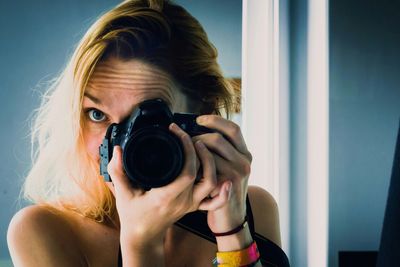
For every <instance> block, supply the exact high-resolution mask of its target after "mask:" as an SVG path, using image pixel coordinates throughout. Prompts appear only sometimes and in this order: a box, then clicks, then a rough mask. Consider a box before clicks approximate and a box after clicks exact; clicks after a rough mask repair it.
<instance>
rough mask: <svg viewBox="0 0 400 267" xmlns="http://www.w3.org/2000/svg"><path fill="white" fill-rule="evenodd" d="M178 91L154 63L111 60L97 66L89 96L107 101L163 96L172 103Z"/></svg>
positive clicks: (88, 88)
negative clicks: (108, 98)
mask: <svg viewBox="0 0 400 267" xmlns="http://www.w3.org/2000/svg"><path fill="white" fill-rule="evenodd" d="M177 91H178V89H177V88H176V85H175V84H174V82H173V80H172V78H171V76H170V75H169V74H168V73H166V72H164V71H162V70H160V69H158V68H156V67H154V66H151V65H150V64H146V63H144V62H142V61H140V60H135V59H133V60H129V61H122V60H118V59H108V60H107V61H104V62H101V63H99V64H98V65H97V66H96V68H95V70H94V72H93V74H92V76H91V78H90V79H89V82H88V85H87V87H86V89H85V95H90V96H93V97H95V98H103V97H106V96H114V97H115V96H117V95H124V94H127V95H133V96H135V95H137V96H142V95H143V94H152V95H154V94H155V95H157V94H159V95H160V96H163V98H167V99H166V100H167V101H171V102H172V101H173V100H174V98H175V95H176V94H177V93H178V92H177Z"/></svg>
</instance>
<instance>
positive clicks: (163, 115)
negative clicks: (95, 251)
mask: <svg viewBox="0 0 400 267" xmlns="http://www.w3.org/2000/svg"><path fill="white" fill-rule="evenodd" d="M197 116H198V115H196V114H188V113H172V112H171V111H170V109H169V108H168V105H167V104H166V103H165V102H164V101H163V100H162V99H151V100H146V101H143V102H141V103H140V104H139V105H138V107H137V108H136V109H134V110H133V112H132V114H131V115H130V116H129V117H128V118H127V119H126V120H124V121H123V122H121V123H119V124H116V123H114V124H111V125H110V126H109V127H108V129H107V132H106V136H105V137H104V139H103V142H102V144H101V145H100V147H99V153H100V174H101V175H102V176H103V177H104V179H105V181H111V177H110V175H109V173H108V172H107V165H108V163H109V162H110V160H111V158H112V151H113V147H114V146H115V145H119V146H121V148H122V151H123V154H122V161H123V168H124V170H125V173H126V175H127V176H128V178H129V180H130V181H131V184H132V185H134V186H139V187H141V188H143V189H144V190H150V189H151V188H155V187H162V186H165V185H167V184H169V183H171V182H172V181H173V180H174V179H175V178H176V177H177V176H178V175H179V174H180V173H181V171H182V168H183V164H184V162H185V154H184V149H183V144H182V142H181V141H180V139H179V138H178V137H177V136H176V135H175V134H174V133H172V132H171V131H170V130H169V128H168V127H169V125H170V124H171V123H172V122H174V123H176V124H177V125H178V126H179V127H180V128H182V129H183V130H184V131H185V132H187V133H188V134H189V135H190V136H196V135H201V134H204V133H211V132H214V131H213V130H211V129H209V128H206V127H204V126H200V125H198V124H197V123H196V118H197Z"/></svg>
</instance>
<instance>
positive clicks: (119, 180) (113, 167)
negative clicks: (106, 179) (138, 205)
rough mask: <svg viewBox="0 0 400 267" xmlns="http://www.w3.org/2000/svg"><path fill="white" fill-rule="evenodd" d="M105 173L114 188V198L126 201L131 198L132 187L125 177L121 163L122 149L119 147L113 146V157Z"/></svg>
mask: <svg viewBox="0 0 400 267" xmlns="http://www.w3.org/2000/svg"><path fill="white" fill-rule="evenodd" d="M107 171H108V173H109V174H110V176H111V179H112V181H113V184H114V188H115V195H116V196H115V197H116V198H123V199H127V198H129V196H132V190H133V189H132V186H131V184H130V182H129V178H128V177H127V176H126V173H125V171H124V166H123V163H122V149H121V147H120V146H114V148H113V157H112V158H111V161H110V163H108V166H107Z"/></svg>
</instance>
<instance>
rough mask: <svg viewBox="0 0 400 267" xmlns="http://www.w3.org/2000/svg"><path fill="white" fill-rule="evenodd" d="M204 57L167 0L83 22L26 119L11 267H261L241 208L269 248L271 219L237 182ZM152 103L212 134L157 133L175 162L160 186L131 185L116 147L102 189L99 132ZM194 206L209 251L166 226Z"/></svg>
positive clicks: (247, 160)
mask: <svg viewBox="0 0 400 267" xmlns="http://www.w3.org/2000/svg"><path fill="white" fill-rule="evenodd" d="M216 57H217V52H216V50H215V48H214V47H213V46H212V44H211V43H210V42H209V40H208V38H207V35H206V33H205V32H204V30H203V28H202V27H201V25H200V24H199V23H198V21H197V20H196V19H194V18H193V17H192V16H191V15H190V14H188V13H187V11H185V10H184V9H183V8H182V7H180V6H177V5H175V4H173V3H171V2H169V1H163V0H133V1H125V2H123V3H122V4H120V5H119V6H117V7H115V8H114V9H112V10H110V11H109V12H107V13H106V14H104V15H103V16H101V17H100V18H99V19H98V20H97V21H96V22H95V23H94V24H93V25H92V27H91V28H90V29H89V30H88V32H87V33H86V34H85V36H84V37H83V39H82V41H81V42H80V44H79V45H78V47H77V49H76V51H75V53H74V55H73V56H72V59H71V61H70V63H69V64H68V65H67V67H66V69H65V71H64V72H63V73H62V75H61V76H60V78H59V79H58V80H57V81H56V82H55V84H54V85H53V87H52V88H50V90H49V92H48V93H47V94H46V95H45V97H44V98H43V103H42V106H41V108H40V110H39V113H38V115H37V118H36V123H35V127H34V130H33V133H32V134H33V140H34V142H35V144H36V145H37V151H36V152H37V153H36V157H35V162H34V165H33V167H32V169H31V171H30V173H29V175H28V177H27V179H26V182H25V185H24V193H25V196H27V197H28V198H29V199H31V200H32V201H33V202H34V203H35V205H32V206H29V207H26V208H24V209H22V210H21V211H19V212H18V213H17V214H16V215H15V216H14V218H13V219H12V221H11V223H10V227H9V231H8V244H9V248H10V253H11V257H12V259H13V262H14V264H15V266H117V265H118V264H121V263H122V265H123V266H210V265H211V264H212V261H213V259H214V258H215V256H216V253H217V252H218V253H219V254H218V255H219V257H218V259H217V260H214V264H216V265H219V266H239V265H245V266H261V263H260V261H259V259H258V256H257V255H250V254H251V253H253V254H254V251H256V245H257V244H256V243H255V242H254V240H253V237H252V233H251V231H250V228H249V227H248V225H247V224H246V219H245V218H246V214H247V215H248V214H249V208H250V207H251V210H252V214H253V215H254V226H255V231H256V232H257V233H258V234H259V235H262V236H264V237H265V238H267V239H268V240H270V241H272V242H273V243H275V244H277V245H278V246H280V233H279V221H278V211H277V207H276V203H275V201H274V200H273V198H272V197H271V196H270V195H269V194H268V193H267V192H266V191H264V190H262V189H260V188H256V187H249V188H248V186H247V184H248V178H249V174H250V165H251V154H250V153H249V151H248V150H247V148H246V144H245V142H244V140H243V137H242V134H241V132H240V128H239V127H238V126H237V125H236V124H234V123H233V122H231V121H229V120H227V119H224V118H222V117H221V116H219V114H221V112H222V113H224V114H226V115H228V116H229V114H230V112H231V111H232V109H233V106H234V102H233V99H235V97H234V95H233V93H232V88H231V85H230V84H229V82H228V81H227V80H226V79H225V78H224V77H223V76H222V74H221V71H220V69H219V66H218V64H217V62H216ZM156 98H157V99H162V100H164V101H165V102H166V103H167V104H168V106H169V108H170V109H171V110H172V111H173V112H190V113H198V114H201V115H202V116H199V117H198V119H197V123H198V124H199V125H202V126H205V127H208V128H210V129H212V130H213V131H214V132H213V133H207V134H202V135H198V136H195V137H193V138H191V137H190V136H189V135H188V134H187V133H186V132H185V131H183V130H182V129H181V128H179V126H177V125H176V124H174V123H173V124H171V125H169V130H170V131H171V132H172V133H173V134H174V135H176V136H177V137H178V138H179V139H180V140H181V142H182V145H183V149H184V153H185V162H184V166H183V169H182V171H181V172H180V174H179V175H178V176H177V177H176V179H174V181H172V182H171V183H169V184H168V185H166V186H163V187H159V188H153V189H151V190H149V191H145V190H143V189H141V188H139V187H135V186H133V185H132V184H131V183H130V181H129V179H128V178H127V175H126V173H125V171H124V168H123V164H122V154H121V153H122V149H121V147H119V146H115V147H114V150H113V157H112V159H111V161H110V163H109V164H108V173H109V174H110V176H111V177H112V181H113V183H109V182H104V179H103V177H101V176H100V175H99V150H98V148H99V145H100V144H101V142H102V140H103V138H104V136H105V133H106V130H107V128H108V127H109V125H110V124H112V123H120V122H122V121H123V120H124V119H125V118H127V117H129V115H130V114H131V113H132V111H133V110H135V108H137V106H138V105H139V104H140V103H142V102H143V101H145V100H149V99H156ZM200 166H201V168H200ZM198 176H199V177H200V180H198V179H196V177H198ZM247 195H248V196H249V199H250V204H251V205H246V196H247ZM198 210H202V211H207V217H206V219H205V220H204V223H205V224H207V225H208V228H209V229H210V230H211V232H212V233H214V235H215V236H216V237H215V241H216V244H214V243H212V242H210V241H208V240H206V239H204V238H202V237H200V236H198V235H196V234H194V233H192V232H191V231H190V229H189V230H188V228H184V227H180V226H178V225H177V224H175V223H176V222H177V221H179V220H180V219H181V218H182V217H183V216H185V215H186V214H188V213H190V212H195V211H198ZM250 249H253V250H250ZM246 257H247V258H246ZM233 258H236V259H239V262H241V263H240V264H239V265H238V264H237V263H233V262H232V261H233ZM245 258H246V259H245ZM118 262H120V263H118ZM224 263H225V264H228V265H223V264H224Z"/></svg>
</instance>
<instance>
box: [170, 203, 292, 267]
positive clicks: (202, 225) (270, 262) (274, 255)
mask: <svg viewBox="0 0 400 267" xmlns="http://www.w3.org/2000/svg"><path fill="white" fill-rule="evenodd" d="M246 205H247V218H248V225H249V228H250V232H251V235H252V236H253V239H254V241H256V243H257V247H258V250H259V252H260V256H261V258H260V260H261V263H262V264H263V266H268V267H272V266H274V267H276V266H279V267H289V266H290V265H289V260H288V258H287V256H286V254H285V252H284V251H283V250H282V249H281V248H280V247H279V246H277V245H276V244H275V243H273V242H272V241H271V240H269V239H267V238H265V237H264V236H262V235H260V234H258V233H256V232H255V228H254V219H253V212H252V210H251V206H250V201H249V197H248V196H247V199H246ZM175 225H177V226H179V227H181V228H183V229H185V230H187V231H189V232H192V233H193V234H196V235H198V236H200V237H202V238H204V239H206V240H208V241H210V242H213V243H217V241H216V239H215V237H214V235H213V233H212V232H211V230H210V228H209V227H208V225H207V212H203V211H195V212H192V213H189V214H186V215H185V216H184V217H183V218H182V219H180V220H179V221H178V222H176V223H175Z"/></svg>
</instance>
